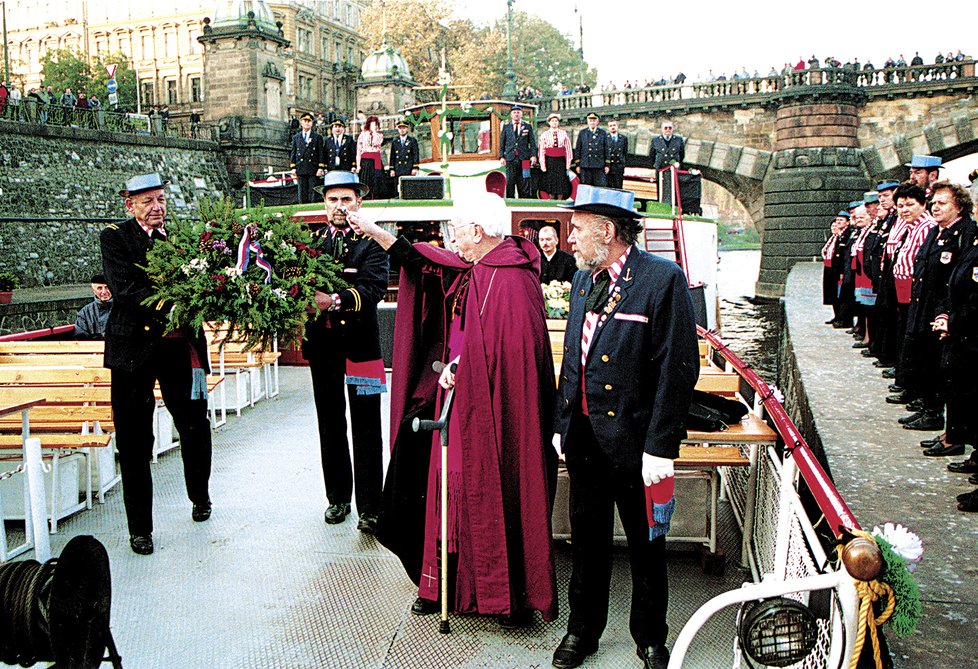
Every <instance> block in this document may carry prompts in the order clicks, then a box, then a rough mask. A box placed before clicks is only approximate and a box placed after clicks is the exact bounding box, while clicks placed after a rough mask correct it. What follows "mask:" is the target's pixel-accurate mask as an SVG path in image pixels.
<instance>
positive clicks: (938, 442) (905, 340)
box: [821, 155, 978, 512]
mask: <svg viewBox="0 0 978 669" xmlns="http://www.w3.org/2000/svg"><path fill="white" fill-rule="evenodd" d="M907 167H908V168H909V179H908V180H907V181H904V182H900V181H883V182H881V183H879V184H878V185H877V186H876V188H875V189H873V190H872V191H869V192H867V193H865V194H864V196H863V198H862V199H861V200H856V201H852V202H850V203H849V204H848V206H847V207H846V208H845V209H843V210H841V211H839V213H838V214H837V215H836V217H835V219H834V220H833V222H832V225H831V235H830V237H829V239H828V241H827V242H826V243H825V246H824V247H823V248H822V254H821V255H822V259H823V262H824V273H823V291H822V292H823V302H824V303H825V304H828V305H831V306H832V308H833V312H834V315H833V318H832V319H831V320H830V321H828V323H827V324H829V325H832V326H833V327H835V328H839V329H844V330H845V331H846V332H847V333H850V334H852V335H853V337H854V338H855V339H856V342H855V343H854V344H853V348H855V349H860V350H861V353H862V355H863V356H865V357H866V358H869V359H872V360H873V361H874V362H873V365H874V366H875V367H877V368H879V369H880V370H881V373H882V375H883V377H884V378H887V379H892V381H893V383H892V385H890V386H889V390H890V392H891V393H892V394H890V395H888V396H887V397H886V402H888V403H890V404H898V405H904V406H906V408H907V410H908V411H909V412H910V413H908V414H907V415H906V416H904V417H903V418H900V419H899V422H900V423H901V424H902V425H903V427H904V428H905V429H907V430H917V431H931V432H936V431H941V430H943V431H942V432H941V433H940V434H938V435H936V436H933V437H930V438H927V439H924V440H922V441H921V442H920V445H921V447H923V448H924V450H923V455H924V456H927V457H948V456H960V455H965V454H966V452H967V450H968V447H969V446H972V447H975V446H978V412H976V411H975V407H976V405H978V388H976V384H975V379H976V378H978V337H976V333H978V226H976V223H975V220H974V213H975V203H974V201H973V199H972V197H971V195H970V193H969V191H968V190H967V189H966V188H965V187H964V186H962V185H960V184H956V183H952V182H951V181H948V180H946V179H941V169H942V161H941V159H940V158H938V157H935V156H926V155H914V156H913V158H912V160H911V161H910V162H909V163H907ZM970 178H971V180H972V181H973V182H974V181H976V180H978V170H975V171H974V172H972V174H971V177H970ZM947 468H948V470H949V471H951V472H956V473H960V474H967V475H970V478H969V479H968V481H969V483H972V484H975V485H978V451H972V452H971V454H970V456H969V457H968V458H967V459H966V460H964V461H961V462H952V463H949V464H948V465H947ZM957 506H958V509H960V510H962V511H972V512H973V511H978V488H976V489H975V490H974V491H972V492H968V493H962V494H961V495H958V498H957Z"/></svg>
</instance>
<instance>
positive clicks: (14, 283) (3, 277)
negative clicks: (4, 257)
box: [0, 272, 20, 291]
mask: <svg viewBox="0 0 978 669" xmlns="http://www.w3.org/2000/svg"><path fill="white" fill-rule="evenodd" d="M18 286H20V277H19V276H17V275H16V274H14V273H13V272H0V291H8V290H13V289H14V288H17V287H18Z"/></svg>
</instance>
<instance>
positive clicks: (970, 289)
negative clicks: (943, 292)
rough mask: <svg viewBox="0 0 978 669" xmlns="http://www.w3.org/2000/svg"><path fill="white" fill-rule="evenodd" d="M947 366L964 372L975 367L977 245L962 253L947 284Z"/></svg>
mask: <svg viewBox="0 0 978 669" xmlns="http://www.w3.org/2000/svg"><path fill="white" fill-rule="evenodd" d="M947 290H948V293H947V296H948V301H947V314H948V324H947V332H948V339H947V342H948V346H947V351H946V355H947V358H948V360H947V362H946V363H945V364H949V365H954V366H957V367H959V368H964V369H974V368H975V367H976V364H978V241H975V242H972V244H971V247H970V248H968V249H965V250H964V251H963V252H962V254H961V258H960V260H959V261H958V264H957V266H956V267H955V268H954V270H953V271H952V272H951V276H950V278H949V279H948V283H947Z"/></svg>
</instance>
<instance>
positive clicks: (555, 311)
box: [542, 280, 571, 318]
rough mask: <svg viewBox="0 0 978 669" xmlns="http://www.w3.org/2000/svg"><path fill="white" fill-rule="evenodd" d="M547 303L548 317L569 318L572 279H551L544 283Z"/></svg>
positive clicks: (544, 295) (544, 297) (544, 296)
mask: <svg viewBox="0 0 978 669" xmlns="http://www.w3.org/2000/svg"><path fill="white" fill-rule="evenodd" d="M542 288H543V299H544V300H546V303H547V318H567V314H568V313H570V290H571V285H570V281H556V280H554V281H551V282H550V283H546V284H543V285H542Z"/></svg>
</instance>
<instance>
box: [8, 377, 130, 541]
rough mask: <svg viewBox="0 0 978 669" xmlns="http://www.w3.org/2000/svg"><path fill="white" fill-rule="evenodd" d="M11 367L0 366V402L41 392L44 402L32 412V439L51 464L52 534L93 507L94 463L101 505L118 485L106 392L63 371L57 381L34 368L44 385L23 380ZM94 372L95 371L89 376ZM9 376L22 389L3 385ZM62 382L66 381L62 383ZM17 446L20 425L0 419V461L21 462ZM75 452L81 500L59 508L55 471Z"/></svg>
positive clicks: (20, 437)
mask: <svg viewBox="0 0 978 669" xmlns="http://www.w3.org/2000/svg"><path fill="white" fill-rule="evenodd" d="M14 369H15V368H13V367H12V366H10V365H3V366H0V403H11V402H14V401H16V400H18V399H20V398H23V397H24V396H25V394H30V393H33V394H34V395H38V394H41V395H43V396H44V397H45V398H46V399H47V402H46V403H45V404H44V405H42V406H39V407H35V409H34V410H33V411H32V415H31V436H32V437H36V438H38V439H39V440H40V442H41V448H42V449H43V452H44V454H45V457H50V459H51V463H52V489H51V494H50V503H49V509H48V518H49V520H50V524H51V532H52V533H54V532H57V529H58V521H59V520H60V519H61V518H63V517H65V516H67V515H69V514H71V513H75V512H76V511H80V510H82V509H86V508H88V509H90V508H91V507H92V490H93V488H94V486H93V475H92V468H93V461H96V462H98V467H97V471H98V472H99V481H98V486H97V488H95V489H96V490H97V492H98V496H99V500H100V501H104V494H105V491H106V490H108V489H109V488H111V487H112V486H113V485H115V483H117V482H118V481H119V477H118V474H117V473H116V468H115V458H114V454H113V453H112V450H111V449H110V448H109V446H110V445H111V444H112V438H113V435H112V433H113V431H114V425H113V424H112V408H111V406H110V405H109V404H108V402H107V401H105V402H104V403H102V404H99V401H100V400H102V398H104V397H105V393H106V392H107V391H108V388H107V387H105V386H103V387H93V386H88V387H86V386H84V385H80V384H78V383H75V382H74V381H75V379H77V378H78V376H79V375H78V374H76V373H75V370H62V373H61V375H60V378H57V379H52V376H54V374H53V372H52V371H51V370H50V369H46V368H38V369H40V370H42V371H43V377H44V378H45V379H47V382H38V383H31V381H30V380H29V379H27V378H25V377H26V376H27V375H26V374H25V372H24V371H18V372H16V374H12V373H11V372H12V371H13V370H14ZM27 369H29V368H27ZM97 373H98V372H97V371H94V370H93V375H94V374H97ZM83 376H84V375H83ZM12 377H15V378H17V379H18V383H19V384H20V385H17V386H11V385H7V383H9V379H10V378H12ZM88 378H90V377H88ZM66 379H68V380H70V381H69V382H68V383H64V381H65V380H66ZM59 381H60V382H61V383H59ZM21 444H22V434H21V424H20V421H19V420H15V419H11V418H0V457H3V458H4V459H6V460H10V461H16V460H19V459H20V458H21V453H20V449H21ZM73 454H77V455H79V456H82V457H84V458H85V499H84V501H82V502H78V503H77V504H74V505H71V504H69V505H68V506H67V507H62V506H61V504H60V503H59V498H58V494H59V491H60V488H59V485H58V480H59V470H60V468H61V466H62V463H63V460H64V458H65V457H70V456H72V455H73ZM105 458H107V459H108V460H107V462H109V463H111V470H110V471H111V474H108V475H106V474H104V473H103V472H105V471H106V468H105V467H104V466H103V465H104V464H105V462H106V460H105Z"/></svg>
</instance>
